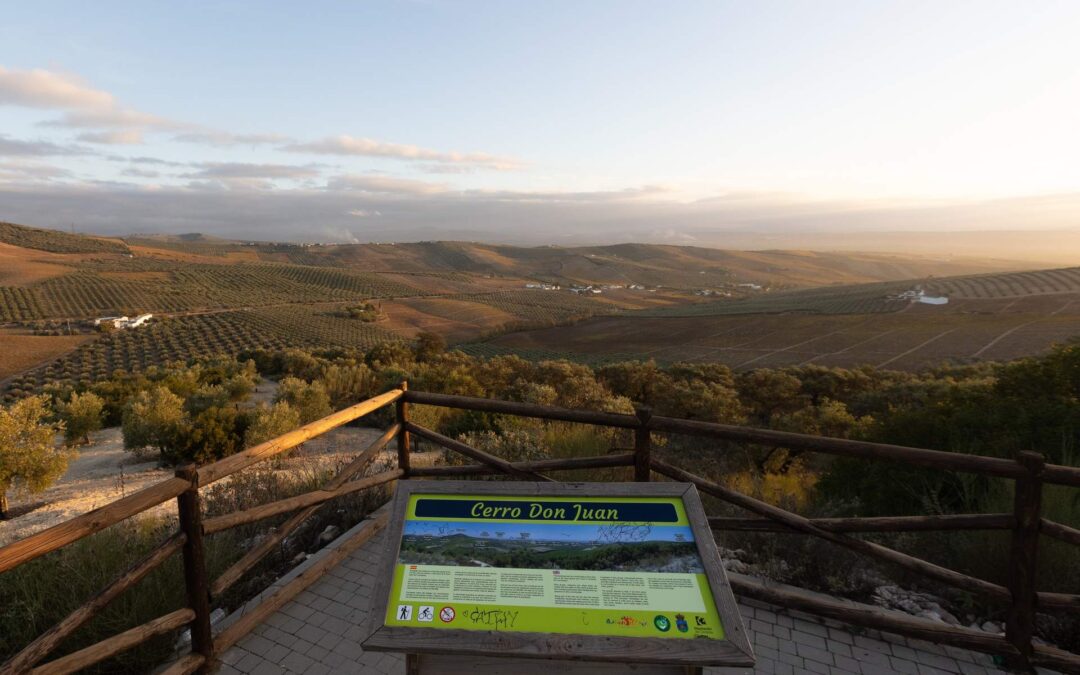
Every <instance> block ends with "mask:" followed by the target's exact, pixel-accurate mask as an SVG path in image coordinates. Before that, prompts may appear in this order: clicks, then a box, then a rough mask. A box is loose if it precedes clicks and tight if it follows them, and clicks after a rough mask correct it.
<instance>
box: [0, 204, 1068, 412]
mask: <svg viewBox="0 0 1080 675" xmlns="http://www.w3.org/2000/svg"><path fill="white" fill-rule="evenodd" d="M1018 267H1020V266H1019V265H1018V264H1016V263H1011V262H1008V261H1000V260H978V259H944V258H938V259H934V258H920V257H917V256H902V255H886V254H873V253H815V252H805V251H725V250H719V249H707V248H700V247H683V246H667V245H645V244H619V245H612V246H593V247H574V248H565V247H558V246H543V247H532V248H526V247H515V246H496V245H487V244H480V243H474V242H418V243H400V244H399V243H395V244H350V245H337V246H331V245H299V244H289V243H274V242H240V241H230V240H223V239H217V238H214V237H209V236H206V235H200V234H187V235H176V236H162V235H154V236H141V237H131V238H128V239H126V240H116V239H104V238H98V237H92V236H86V235H77V234H70V233H65V232H59V231H53V230H42V229H37V228H29V227H23V226H20V225H13V224H9V223H4V224H2V225H0V325H2V326H0V333H2V335H0V338H4V339H6V340H8V341H9V342H11V343H12V344H18V345H19V350H18V351H19V353H20V355H21V356H20V358H19V359H16V360H10V359H9V362H8V363H5V364H4V367H3V368H0V379H2V378H6V379H4V380H3V381H2V382H0V387H3V388H4V389H5V390H6V391H7V392H8V393H9V394H10V393H11V392H12V391H18V392H27V391H33V390H37V389H38V388H40V387H41V386H43V385H45V384H47V383H49V382H53V381H63V380H75V381H78V380H88V381H91V380H93V379H94V378H96V377H99V376H102V375H103V374H107V373H109V372H112V370H114V369H116V368H124V369H134V370H139V369H142V368H146V367H147V366H149V365H153V364H154V363H159V362H161V361H163V360H170V359H186V358H190V357H192V356H200V355H208V354H211V353H215V352H220V351H227V352H230V353H235V352H237V351H241V350H243V349H248V348H255V347H270V348H283V347H304V348H341V347H352V348H365V347H369V346H371V345H373V344H376V343H379V342H385V341H388V340H401V339H410V338H412V337H413V336H415V335H416V334H417V333H418V332H419V331H423V330H428V331H434V332H437V333H440V334H442V335H443V336H444V337H446V338H447V339H448V340H449V341H450V342H452V343H460V344H464V345H466V348H467V349H469V350H471V351H473V352H474V353H501V352H503V351H514V352H519V353H524V354H527V355H534V356H541V357H542V356H563V355H566V356H571V357H573V358H583V359H598V358H599V359H606V358H613V357H615V356H630V357H639V356H646V357H650V356H651V357H655V358H658V359H663V360H682V359H702V360H721V361H724V362H728V363H732V365H736V366H740V367H752V366H753V365H755V364H757V365H766V364H770V363H773V362H776V361H783V362H787V361H788V360H791V359H795V358H796V357H798V358H800V359H801V360H805V359H807V358H809V357H810V356H813V355H815V354H816V355H817V356H816V358H819V359H820V360H822V361H828V360H829V359H832V360H833V361H838V362H847V361H848V360H851V359H855V358H864V356H863V355H862V352H864V351H867V350H868V349H869V347H867V348H865V349H862V348H860V349H862V351H860V349H855V348H847V347H842V346H841V347H838V348H837V349H835V350H833V351H839V354H840V355H839V356H831V357H829V358H826V355H825V352H821V353H820V354H819V353H818V351H821V350H818V351H814V349H817V347H818V345H817V343H815V342H814V339H816V337H815V336H817V335H818V333H821V332H824V333H826V334H828V335H830V336H833V339H837V340H840V339H841V338H840V337H837V336H841V335H843V334H845V333H850V334H851V335H861V334H859V333H858V331H857V330H855V329H854V328H851V327H847V328H844V327H840V326H838V325H835V326H831V325H826V324H828V323H829V322H827V321H824V322H822V321H819V322H818V324H820V325H810V324H813V322H810V324H807V325H802V324H799V326H796V323H795V322H793V320H792V319H791V318H790V317H788V316H787V315H789V314H792V313H800V314H807V313H816V314H820V315H835V316H838V317H839V316H841V315H846V316H848V317H864V316H867V317H868V316H871V315H879V316H882V317H883V316H885V315H890V316H892V315H895V316H901V317H902V318H901V319H892V318H889V319H888V320H889V321H893V320H900V321H909V320H915V319H916V318H917V317H919V316H921V315H920V314H919V312H909V311H906V307H907V304H906V303H905V302H896V301H893V300H889V299H888V298H887V297H886V296H887V295H888V294H889V293H895V292H897V291H898V290H901V289H904V288H909V287H910V286H911V284H912V283H913V282H912V281H910V279H913V278H914V279H920V280H921V281H922V283H923V284H924V285H925V286H926V287H927V288H931V287H932V288H935V289H937V288H940V289H942V292H948V293H951V294H954V295H955V296H956V297H957V298H958V299H959V298H963V299H965V301H966V300H967V299H968V298H971V299H972V301H976V300H981V301H987V300H989V299H991V298H997V297H1000V298H1006V297H1007V298H1009V300H1008V301H1009V302H1014V303H1015V302H1016V301H1017V299H1018V298H1020V297H1026V296H1027V295H1035V294H1051V295H1048V296H1047V297H1053V294H1055V293H1062V292H1071V291H1073V290H1076V291H1078V292H1080V275H1077V276H1075V277H1074V272H1075V271H1070V270H1050V271H1045V272H1037V273H1030V272H1023V271H1015V270H1017V268H1018ZM946 273H951V274H953V275H955V274H956V273H961V276H959V277H957V276H948V277H942V275H943V274H946ZM988 273H989V274H988ZM538 281H542V282H548V283H551V284H559V285H561V286H563V287H564V290H559V291H544V290H536V289H528V288H526V284H527V283H530V282H538ZM590 284H591V285H597V286H603V290H602V292H601V293H591V292H590V293H582V294H575V293H572V292H569V291H568V290H565V287H567V286H570V285H590ZM632 284H633V285H635V286H636V287H635V288H633V289H631V288H629V286H630V285H632ZM758 286H760V287H761V288H762V289H767V291H766V290H758V289H757V287H758ZM704 289H711V290H715V291H718V292H720V293H722V294H724V295H728V296H731V297H727V298H725V299H724V300H723V301H720V302H716V301H703V298H702V297H701V296H699V295H698V293H700V292H702V291H703V290H704ZM1018 294H1019V295H1018ZM367 301H371V302H374V303H376V304H377V305H378V309H379V311H378V320H377V321H376V322H363V321H360V320H359V319H356V318H349V313H348V312H342V311H341V310H342V309H343V308H347V307H350V306H354V305H356V304H357V303H361V302H367ZM1021 305H1023V303H1021ZM1023 306H1024V307H1027V305H1023ZM959 307H960V305H958V304H956V303H954V304H953V305H951V306H950V307H949V309H948V310H946V313H949V314H953V315H956V316H954V317H953V319H951V320H955V321H960V322H963V321H965V320H966V319H963V318H957V317H960V316H961V314H958V313H957V310H958V308H959ZM972 311H982V310H972ZM1048 311H1049V310H1048ZM146 312H149V313H153V314H154V315H155V317H156V319H155V320H156V322H157V323H156V325H153V326H152V327H151V328H150V329H146V330H139V331H123V332H121V333H119V334H112V335H105V336H102V335H99V334H97V333H96V332H94V331H93V330H92V329H91V327H90V325H89V320H90V319H93V318H94V317H100V316H104V315H118V314H128V315H134V314H140V313H146ZM1009 313H1010V314H1011V313H1014V312H1012V311H1011V310H1010V312H1009ZM768 316H773V317H776V318H774V319H773V320H774V321H776V325H775V326H771V327H770V326H769V321H763V319H765V318H767V317H768ZM1029 316H1030V317H1032V318H1024V317H1029ZM1036 316H1037V314H1024V315H1023V317H1011V318H1009V319H1003V318H1000V317H999V318H998V319H995V321H996V322H997V324H995V325H999V326H1000V330H998V329H996V328H994V327H992V326H991V327H987V328H986V329H985V330H986V331H988V332H989V333H992V334H993V333H994V331H995V330H997V333H1002V332H1004V331H1009V330H1013V329H1015V330H1016V335H1015V338H1017V339H1018V338H1021V337H1024V336H1025V335H1027V333H1030V332H1032V331H1033V330H1035V329H1034V328H1024V329H1023V330H1020V328H1019V327H1017V326H1016V325H1014V324H1012V323H1009V322H1010V321H1012V320H1013V319H1016V320H1018V321H1019V320H1021V318H1023V320H1022V321H1021V323H1023V322H1024V321H1030V322H1032V323H1031V325H1032V326H1035V327H1036V328H1046V329H1050V328H1051V326H1050V324H1049V323H1048V324H1046V325H1042V324H1039V323H1038V322H1036V321H1035V319H1034V317H1036ZM1055 316H1056V317H1057V318H1056V319H1055V321H1056V324H1054V327H1053V331H1052V332H1053V335H1054V336H1058V337H1060V336H1062V335H1067V334H1070V331H1071V330H1072V328H1071V324H1070V323H1069V320H1070V316H1071V315H1070V314H1069V312H1067V311H1061V312H1059V313H1058V314H1056V315H1055ZM744 318H745V319H746V320H744ZM676 320H678V321H676ZM836 320H837V321H840V322H845V321H846V322H850V321H855V320H858V319H852V318H839V319H836ZM919 320H920V321H923V323H925V322H926V319H919ZM657 322H659V323H657ZM804 322H805V320H804ZM867 323H869V324H870V325H871V326H873V325H877V324H875V322H867ZM984 323H985V321H984ZM721 324H722V325H721ZM1059 324H1060V325H1059ZM1025 325H1026V324H1025ZM754 326H757V327H758V328H757V329H755V328H754ZM675 328H678V329H677V330H674V329H675ZM754 330H761V331H764V332H765V333H768V334H769V335H775V334H780V335H784V334H788V335H791V336H793V337H794V336H799V339H800V341H802V342H806V343H807V344H808V345H810V346H811V347H812V349H811V348H805V349H804V348H799V349H796V348H794V347H792V346H790V345H785V344H773V343H772V342H770V341H769V340H771V339H776V338H775V337H772V338H769V339H764V336H759V338H760V339H762V340H763V341H761V342H757V343H755V342H754V339H752V338H753V334H754ZM896 330H897V331H899V332H901V333H902V332H903V331H902V330H900V329H896ZM956 330H957V331H960V332H959V333H958V334H957V335H960V334H962V333H963V331H962V330H961V329H960V328H957V329H956ZM510 331H512V332H510ZM720 333H723V334H725V335H729V336H732V338H733V339H734V337H736V336H742V337H740V338H739V339H741V340H742V341H743V342H746V343H748V344H746V345H745V347H744V346H739V344H741V343H739V344H736V343H728V342H724V341H723V340H720V339H719V338H718V337H717V335H718V334H720ZM913 335H916V336H917V335H921V334H919V333H918V332H917V331H916V332H915V333H913ZM80 336H81V337H80ZM485 336H495V337H492V338H490V339H488V340H486V341H480V342H477V340H483V338H484V337H485ZM931 337H932V336H931ZM74 338H78V339H74ZM744 338H745V339H744ZM812 338H813V339H812ZM925 339H929V338H924V340H925ZM951 339H952V338H950V340H951ZM1047 339H1049V338H1047ZM1055 339H1056V338H1055ZM858 340H859V341H865V343H866V344H868V345H876V343H873V341H872V340H870V336H864V337H859V338H858ZM950 340H944V339H943V340H940V341H939V343H940V344H939V346H940V345H947V344H949V342H950ZM1012 340H1013V338H1010V339H1008V340H1006V339H1000V340H999V341H998V342H997V343H995V345H996V346H994V348H993V349H989V348H987V349H986V350H984V352H980V355H985V356H987V357H990V356H995V355H996V354H997V352H998V351H1002V350H1004V351H1002V353H1013V352H1009V351H1008V349H1007V347H1008V345H1009V344H1011V342H1012ZM1044 342H1045V340H1042V339H1041V338H1040V339H1038V340H1034V341H1032V340H1028V341H1027V342H1023V345H1024V347H1023V348H1022V349H1021V351H1023V349H1028V348H1032V349H1038V348H1042V346H1043V343H1044ZM904 344H906V343H904ZM907 348H908V347H905V349H907ZM965 348H966V347H965ZM979 348H981V347H979V346H978V345H976V346H975V347H973V349H972V351H976V350H977V349H979ZM821 349H822V350H823V349H825V347H821ZM889 349H891V348H881V349H877V348H876V346H875V348H874V349H873V350H870V351H873V352H874V353H872V354H866V355H865V358H868V359H870V360H874V359H878V360H879V361H886V360H887V359H890V358H891V355H892V354H893V353H892V352H890V351H889ZM901 351H903V350H901ZM1014 351H1015V350H1014ZM773 352H779V353H780V355H771V354H773ZM800 354H801V355H802V356H799V355H800ZM879 356H880V357H881V358H880V359H879V358H878V357H879ZM35 358H40V359H41V360H40V361H35V360H34V359H35ZM905 358H907V357H905ZM907 360H908V361H911V362H912V363H913V364H916V365H917V364H919V363H923V362H922V361H918V360H917V359H907ZM860 362H861V361H860ZM894 362H895V361H889V363H890V364H892V363H894ZM906 364H907V361H904V360H901V362H900V365H906Z"/></svg>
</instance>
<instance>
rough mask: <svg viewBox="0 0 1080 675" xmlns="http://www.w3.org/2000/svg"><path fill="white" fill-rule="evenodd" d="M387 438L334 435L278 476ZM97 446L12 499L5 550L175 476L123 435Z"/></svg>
mask: <svg viewBox="0 0 1080 675" xmlns="http://www.w3.org/2000/svg"><path fill="white" fill-rule="evenodd" d="M262 386H263V385H260V389H261V388H262ZM381 435H382V430H381V429H371V428H367V427H342V428H338V429H334V430H333V431H329V432H327V433H325V434H323V435H322V436H319V437H317V438H314V439H312V440H310V441H308V442H307V443H304V444H303V445H301V446H300V447H298V448H297V449H295V450H293V451H292V452H291V454H290V455H289V457H288V458H287V459H284V460H282V461H281V462H280V463H276V464H275V465H274V470H275V471H284V472H296V473H298V474H301V473H309V472H313V471H319V470H322V469H329V470H334V469H335V467H338V468H340V466H341V465H343V464H344V463H345V462H347V461H349V460H350V459H352V458H353V457H354V456H355V455H356V454H357V453H359V452H360V451H362V450H363V449H364V448H366V447H367V446H368V445H370V444H371V443H372V442H373V441H374V440H375V439H377V438H378V437H379V436H381ZM91 441H92V442H91V444H90V445H88V446H85V447H84V448H83V449H81V450H80V451H79V456H78V457H77V458H76V459H75V460H74V461H73V462H71V464H69V465H68V470H67V472H66V473H65V474H64V475H63V477H62V478H61V479H60V480H59V481H57V482H56V483H55V484H54V485H53V486H52V487H50V488H48V489H47V490H45V491H44V492H41V493H38V494H34V495H19V494H11V495H10V496H11V497H12V499H11V500H10V501H11V511H12V514H13V517H12V518H11V519H10V520H5V521H0V546H2V545H4V544H6V543H9V542H12V541H14V540H16V539H21V538H22V537H26V536H29V535H31V534H34V533H35V532H39V531H41V530H44V529H45V528H47V527H52V526H53V525H56V524H58V523H60V522H63V521H65V520H68V519H70V518H74V517H75V516H78V515H82V514H84V513H86V512H87V511H91V510H93V509H96V508H98V507H100V506H104V505H105V504H108V503H109V502H112V501H115V500H117V499H120V498H121V497H123V496H125V495H130V494H131V493H133V492H136V491H138V490H141V489H143V488H146V487H149V486H150V485H153V484H154V483H157V482H160V481H163V480H165V479H167V478H171V477H172V476H173V469H172V468H168V467H161V466H159V464H158V462H157V461H156V460H151V461H145V460H140V459H138V458H136V457H135V456H134V455H133V454H132V453H130V452H128V451H126V450H124V441H123V437H122V436H121V433H120V429H105V430H103V431H99V432H97V433H95V434H93V435H92V436H91ZM393 448H394V445H393V443H391V445H390V448H388V450H387V451H385V452H384V454H385V459H386V462H387V463H392V462H393V461H394V460H395V458H396V452H397V451H396V450H394V449H393ZM438 454H439V453H416V454H415V455H414V456H413V457H414V459H413V461H414V464H415V465H416V466H429V465H431V464H433V463H434V462H435V461H436V460H437V459H438V457H437V456H436V455H438ZM259 466H264V465H262V464H261V465H259ZM228 480H229V479H228V478H226V479H225V481H228ZM223 482H224V481H223ZM148 513H150V514H152V515H165V516H172V515H174V514H175V513H176V504H175V503H174V502H172V501H169V502H165V503H164V504H161V505H160V506H158V507H156V508H154V509H152V510H150V511H149V512H148Z"/></svg>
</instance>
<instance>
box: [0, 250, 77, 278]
mask: <svg viewBox="0 0 1080 675" xmlns="http://www.w3.org/2000/svg"><path fill="white" fill-rule="evenodd" d="M81 257H82V256H81V255H80V254H62V253H48V252H46V251H32V250H30V249H26V248H20V247H18V246H12V245H11V244H4V243H0V286H29V285H30V284H33V283H35V282H38V281H44V280H46V279H52V278H54V277H59V276H63V275H65V274H68V273H69V272H73V271H74V269H73V268H71V267H67V266H64V265H62V264H60V263H62V262H71V261H76V260H79V259H80V258H81Z"/></svg>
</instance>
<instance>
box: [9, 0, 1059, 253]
mask: <svg viewBox="0 0 1080 675" xmlns="http://www.w3.org/2000/svg"><path fill="white" fill-rule="evenodd" d="M1078 34H1080V3H1077V2H993V1H989V0H979V1H974V0H973V1H970V2H966V1H944V2H943V1H934V2H915V1H905V2H829V1H821V2H780V1H772V0H765V1H763V2H717V1H702V2H673V3H658V2H629V1H621V0H620V1H610V2H601V1H589V2H556V1H553V2H542V3H524V2H497V3H493V2H451V1H449V0H426V1H421V0H414V1H401V2H363V3H361V2H352V3H340V2H325V3H319V2H316V3H295V2H257V3H256V2H246V3H245V2H229V3H214V5H213V6H211V5H209V4H207V5H190V4H185V3H145V2H110V3H85V2H40V3H15V4H12V5H10V6H8V7H6V8H5V12H4V20H3V21H2V22H0V44H3V45H4V49H3V51H2V52H0V219H7V220H19V221H22V222H27V223H29V224H40V225H57V224H66V223H68V222H78V223H80V224H84V225H85V226H86V227H87V228H88V229H96V230H98V231H106V232H113V233H126V232H132V231H150V230H169V231H177V230H180V231H186V230H201V231H204V232H212V233H217V234H223V235H226V236H255V235H258V234H260V233H265V235H266V236H267V238H269V237H271V236H273V237H278V238H304V237H306V236H311V234H312V232H314V233H315V234H317V235H318V236H321V237H325V238H336V239H346V240H348V239H365V238H368V236H369V235H370V236H374V235H375V234H376V233H378V234H385V233H388V232H389V233H393V232H413V231H415V232H417V233H420V232H423V233H428V234H430V233H434V234H436V235H437V234H439V232H440V229H439V228H440V227H442V226H445V227H446V228H449V229H448V230H447V231H448V232H460V231H466V230H467V231H470V232H471V231H478V232H484V231H513V230H514V229H515V228H529V227H534V226H536V225H539V224H544V225H547V226H550V227H551V228H552V235H553V236H558V235H559V233H560V232H562V231H563V230H573V229H575V228H576V229H580V228H582V227H584V228H596V231H597V232H598V233H599V232H601V231H603V232H610V231H612V229H613V228H614V227H616V225H615V224H618V223H622V224H624V225H625V224H628V223H633V224H634V227H638V228H645V227H653V228H664V227H671V228H675V229H678V230H680V231H686V232H692V231H694V230H695V229H696V228H703V227H709V228H723V227H738V228H742V229H746V228H752V227H757V226H762V227H783V228H787V229H799V228H808V227H822V225H821V222H822V221H823V220H824V222H827V223H841V225H842V227H852V228H856V229H858V228H860V227H862V228H864V229H873V228H876V227H877V228H880V227H884V226H885V225H884V224H883V223H884V222H885V220H883V219H882V218H880V217H879V215H880V214H882V213H885V214H892V215H893V217H894V220H895V214H898V213H899V214H903V218H902V220H904V222H907V223H909V226H910V227H912V228H914V229H932V228H936V227H946V226H949V223H953V226H954V227H955V228H957V229H964V228H969V227H987V228H994V229H1001V228H1039V227H1042V228H1053V227H1065V226H1070V225H1072V224H1073V223H1074V222H1075V221H1076V218H1075V217H1076V215H1077V213H1078V212H1080V211H1078V205H1080V199H1077V198H1076V196H1075V195H1076V194H1077V193H1080V189H1078V188H1080V162H1078V161H1076V158H1077V157H1080V133H1078V132H1077V131H1076V127H1077V122H1076V118H1077V110H1080V40H1077V39H1076V36H1077V35H1078ZM1048 195H1051V196H1053V199H1054V202H1053V205H1052V206H1051V207H1047V202H1046V200H1047V196H1048ZM1001 200H1005V202H1006V203H1007V204H1008V208H1006V209H1003V210H1002V209H992V208H988V207H987V204H991V205H992V204H995V203H997V202H1000V201H1001ZM1033 203H1034V204H1035V205H1034V206H1033V205H1032V204H1033ZM943 209H944V210H943ZM990 211H994V212H995V213H997V214H998V215H997V216H993V217H991V216H990V215H987V213H988V212H990ZM1002 211H1005V212H1007V213H1008V217H1005V216H1001V215H1000V213H1001V212H1002ZM852 212H855V213H861V214H866V215H865V218H863V219H862V220H858V219H856V220H855V221H852V220H851V218H850V214H851V213H852ZM927 214H929V215H927ZM948 214H951V216H949V215H948ZM924 216H925V218H926V220H925V221H920V218H922V217H924ZM949 217H952V219H953V220H951V221H950V220H949V219H948V218H949ZM830 218H831V219H832V220H830ZM886 220H887V219H886ZM889 223H892V221H889ZM841 225H835V227H841ZM625 226H626V227H630V225H625ZM889 226H890V227H891V226H892V225H891V224H890V225H889ZM290 228H292V229H291V230H290ZM410 228H411V229H410ZM455 228H456V229H455ZM605 228H606V229H605ZM406 236H407V235H406Z"/></svg>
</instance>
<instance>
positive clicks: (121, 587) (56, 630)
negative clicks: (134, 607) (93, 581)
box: [0, 533, 186, 675]
mask: <svg viewBox="0 0 1080 675" xmlns="http://www.w3.org/2000/svg"><path fill="white" fill-rule="evenodd" d="M185 540H186V537H185V536H184V535H183V534H180V533H178V534H175V535H173V536H172V537H170V538H169V539H167V540H166V541H165V542H164V543H163V544H161V545H160V546H158V547H157V548H155V549H154V550H153V551H151V552H150V554H149V555H147V556H145V557H144V558H143V559H142V560H140V561H138V562H136V563H135V564H134V565H132V566H131V567H129V568H128V569H127V570H126V571H125V572H124V573H123V574H121V575H120V576H118V577H117V578H116V579H115V580H113V582H112V583H111V584H109V585H108V586H107V587H105V589H104V590H102V591H101V592H99V593H98V594H97V595H95V596H94V597H92V598H90V600H88V601H87V602H86V603H85V604H83V605H82V606H81V607H79V608H78V609H76V610H75V611H73V612H72V613H71V614H68V615H67V617H65V618H64V620H63V621H61V622H60V623H58V624H56V625H55V626H53V627H52V628H50V629H49V630H47V631H45V632H44V633H42V634H41V635H40V636H38V638H37V639H36V640H34V641H33V642H31V643H30V644H28V645H27V646H26V647H24V648H23V650H22V651H20V652H19V653H18V654H16V655H15V656H13V657H11V658H10V659H9V660H8V661H7V662H6V663H4V665H3V666H0V675H14V674H15V673H23V672H26V671H27V670H28V669H29V668H30V667H31V666H33V665H34V664H35V663H37V662H38V661H40V660H41V659H43V658H45V657H46V656H47V655H48V654H49V652H51V651H52V650H54V649H56V647H57V646H58V645H59V644H60V643H61V642H63V641H64V639H65V638H67V637H68V636H69V635H71V634H72V633H74V632H75V631H76V630H78V629H79V627H80V626H82V625H83V624H85V623H86V622H87V621H89V620H90V619H92V618H93V617H95V616H96V615H97V614H98V612H100V611H101V610H102V609H103V608H104V607H105V606H106V605H108V604H109V603H110V602H112V601H113V600H114V599H115V598H116V597H117V596H119V595H120V594H121V593H123V592H124V591H126V590H127V589H129V588H131V587H132V586H134V585H135V584H137V583H139V582H140V581H142V579H144V578H145V577H146V575H147V574H150V572H152V571H153V570H155V569H157V567H158V566H159V565H161V564H162V563H163V562H165V561H166V560H168V558H169V556H171V555H172V554H174V553H176V552H177V551H179V550H180V549H181V548H182V547H183V545H184V541H185Z"/></svg>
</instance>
